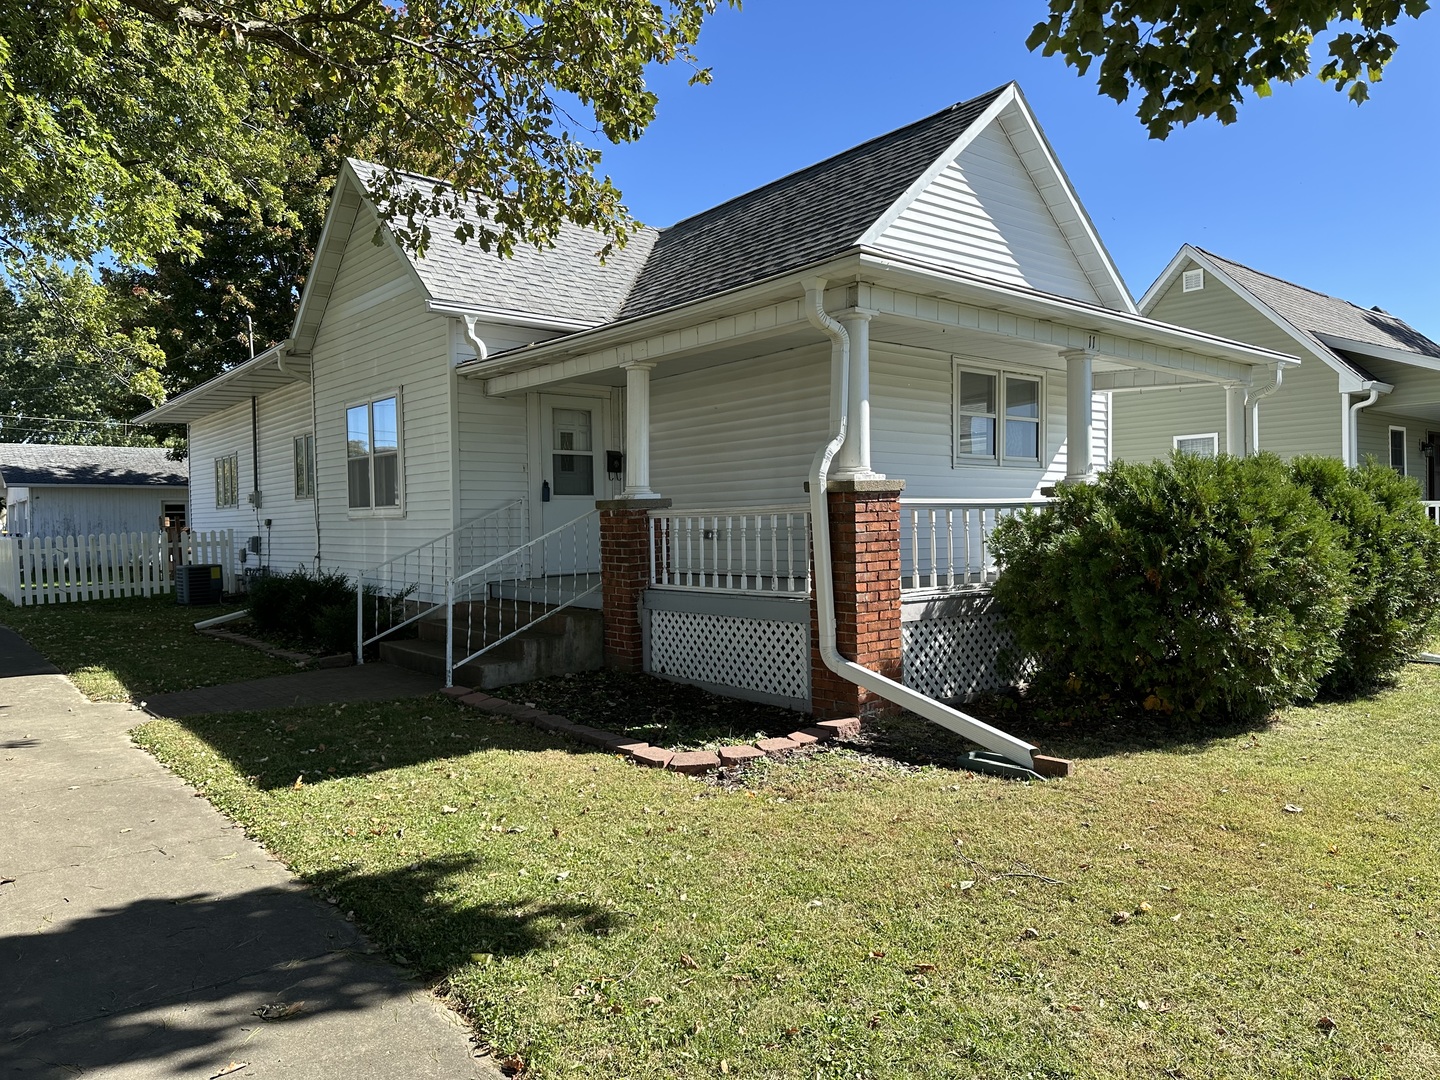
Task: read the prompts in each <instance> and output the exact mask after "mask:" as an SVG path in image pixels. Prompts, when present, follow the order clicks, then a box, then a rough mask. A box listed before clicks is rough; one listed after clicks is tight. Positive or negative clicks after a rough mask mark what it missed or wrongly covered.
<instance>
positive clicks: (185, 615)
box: [0, 596, 295, 701]
mask: <svg viewBox="0 0 1440 1080" xmlns="http://www.w3.org/2000/svg"><path fill="white" fill-rule="evenodd" d="M235 610H237V606H236V605H231V606H227V607H181V606H180V605H178V604H176V603H175V600H174V598H173V597H169V596H156V597H130V598H126V599H112V600H93V601H86V602H85V603H77V604H45V605H40V606H37V607H15V606H12V605H9V604H7V603H6V602H5V601H3V600H0V623H3V624H4V625H6V626H8V627H10V628H11V629H12V630H14V631H15V632H16V633H18V634H19V635H20V636H21V637H23V638H24V639H25V640H26V641H28V642H29V643H30V644H31V645H32V646H34V647H35V648H36V649H38V650H39V651H40V652H42V653H43V654H44V655H45V657H46V658H47V659H49V661H50V662H51V663H53V664H54V665H55V666H56V667H58V668H59V669H60V670H61V671H63V672H64V673H65V674H66V675H68V676H70V679H71V680H72V681H73V682H74V683H75V685H76V686H78V687H79V688H80V690H81V692H82V693H84V694H85V695H86V696H87V697H89V698H91V699H92V700H95V701H131V700H135V701H140V700H143V699H144V697H145V695H147V694H158V693H165V692H168V691H171V690H188V689H190V688H191V687H195V686H216V685H219V684H220V683H227V682H237V681H240V680H242V679H258V678H261V677H263V676H266V675H281V674H285V673H286V672H291V671H294V670H295V665H293V664H290V663H287V662H286V661H283V660H276V659H274V658H272V657H269V656H266V655H265V654H263V653H261V652H259V651H257V650H255V649H250V648H246V647H244V646H241V645H235V644H232V643H230V642H225V641H220V640H217V639H216V638H212V637H206V636H205V635H203V634H197V633H196V632H195V629H194V624H195V623H196V622H198V621H200V620H201V619H206V618H211V617H213V616H216V615H223V614H224V613H226V612H228V611H235Z"/></svg>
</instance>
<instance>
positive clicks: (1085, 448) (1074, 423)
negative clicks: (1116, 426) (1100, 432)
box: [1042, 349, 1095, 484]
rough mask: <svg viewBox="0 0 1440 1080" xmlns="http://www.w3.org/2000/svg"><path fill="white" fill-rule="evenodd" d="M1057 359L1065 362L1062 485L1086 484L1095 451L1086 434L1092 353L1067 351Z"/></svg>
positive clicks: (1091, 389) (1092, 469) (1091, 474)
mask: <svg viewBox="0 0 1440 1080" xmlns="http://www.w3.org/2000/svg"><path fill="white" fill-rule="evenodd" d="M1060 357H1061V359H1063V360H1064V361H1065V482H1066V483H1067V484H1088V483H1090V482H1091V481H1093V480H1094V479H1095V462H1094V454H1095V451H1094V447H1093V446H1092V442H1091V431H1090V406H1091V399H1092V398H1093V397H1094V394H1095V381H1094V374H1093V369H1094V366H1095V352H1094V350H1093V349H1068V350H1066V351H1065V352H1062V353H1061V354H1060ZM1042 407H1043V406H1042ZM1042 453H1043V450H1042Z"/></svg>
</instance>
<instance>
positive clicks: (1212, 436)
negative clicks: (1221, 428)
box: [1170, 431, 1220, 458]
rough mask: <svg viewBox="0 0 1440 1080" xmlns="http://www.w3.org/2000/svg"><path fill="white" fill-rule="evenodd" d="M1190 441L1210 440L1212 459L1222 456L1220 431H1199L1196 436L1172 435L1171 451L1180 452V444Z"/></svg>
mask: <svg viewBox="0 0 1440 1080" xmlns="http://www.w3.org/2000/svg"><path fill="white" fill-rule="evenodd" d="M1189 439H1209V440H1210V456H1211V457H1212V458H1217V457H1219V456H1220V433H1219V432H1218V431H1198V432H1196V433H1195V434H1194V435H1172V436H1171V437H1170V449H1171V451H1175V450H1179V449H1180V444H1181V443H1182V442H1185V441H1187V440H1189Z"/></svg>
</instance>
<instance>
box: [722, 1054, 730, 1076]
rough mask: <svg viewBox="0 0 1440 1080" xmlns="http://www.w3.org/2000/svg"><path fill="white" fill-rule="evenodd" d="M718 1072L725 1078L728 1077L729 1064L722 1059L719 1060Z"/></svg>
mask: <svg viewBox="0 0 1440 1080" xmlns="http://www.w3.org/2000/svg"><path fill="white" fill-rule="evenodd" d="M720 1071H721V1072H722V1073H724V1074H725V1075H726V1076H729V1075H730V1062H728V1061H726V1060H725V1059H724V1058H721V1059H720Z"/></svg>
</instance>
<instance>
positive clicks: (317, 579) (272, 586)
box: [249, 567, 355, 652]
mask: <svg viewBox="0 0 1440 1080" xmlns="http://www.w3.org/2000/svg"><path fill="white" fill-rule="evenodd" d="M249 607H250V617H251V618H252V619H254V620H255V625H256V626H257V627H258V628H259V629H260V631H261V632H262V633H264V634H267V635H271V636H273V637H276V638H280V639H282V640H285V641H290V642H293V643H295V644H297V645H300V646H303V647H306V648H320V649H323V650H324V651H327V652H353V651H354V649H355V587H354V586H353V585H351V584H350V579H349V578H347V577H346V576H345V575H344V574H342V573H341V572H340V571H338V570H318V571H314V572H311V571H309V570H306V569H305V568H304V567H301V568H299V569H297V570H292V571H290V572H289V573H288V574H267V575H265V576H263V577H257V578H254V579H252V580H251V582H250V591H249ZM342 612H343V614H342ZM342 624H343V625H344V631H343V632H342V630H341V626H342Z"/></svg>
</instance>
